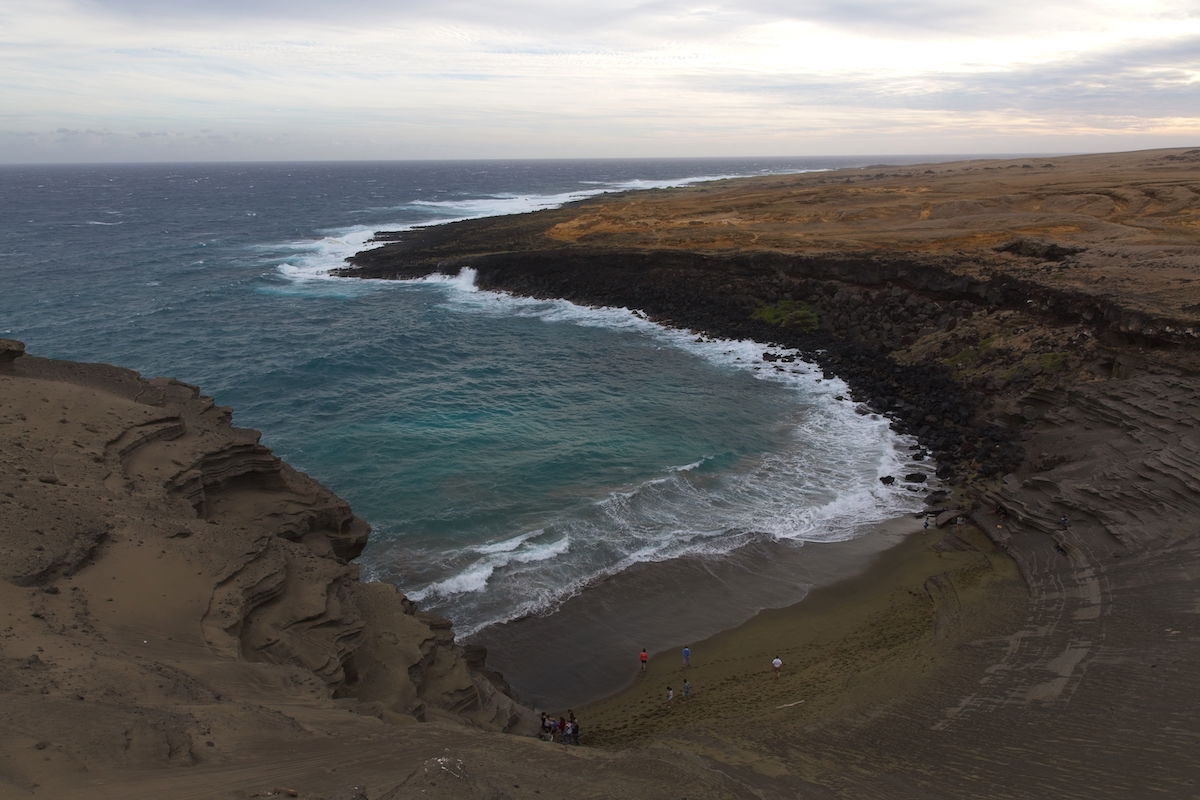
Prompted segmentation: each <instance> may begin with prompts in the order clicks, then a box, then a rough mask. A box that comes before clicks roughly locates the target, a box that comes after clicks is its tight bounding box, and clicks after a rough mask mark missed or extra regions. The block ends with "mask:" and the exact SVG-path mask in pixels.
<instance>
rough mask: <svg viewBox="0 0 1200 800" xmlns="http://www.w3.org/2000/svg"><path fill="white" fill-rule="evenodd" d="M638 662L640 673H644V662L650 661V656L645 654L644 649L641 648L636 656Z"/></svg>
mask: <svg viewBox="0 0 1200 800" xmlns="http://www.w3.org/2000/svg"><path fill="white" fill-rule="evenodd" d="M638 660H639V661H641V662H642V672H645V671H646V662H647V661H649V660H650V654H649V653H647V652H646V648H644V647H643V648H642V652H641V654H640V655H639V656H638Z"/></svg>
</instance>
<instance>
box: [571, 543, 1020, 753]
mask: <svg viewBox="0 0 1200 800" xmlns="http://www.w3.org/2000/svg"><path fill="white" fill-rule="evenodd" d="M905 522H906V525H905V526H903V527H900V528H899V529H898V530H900V531H902V533H900V538H899V540H897V538H896V536H895V535H894V534H893V535H891V536H890V538H888V537H887V536H882V537H880V538H878V539H876V540H875V541H876V542H884V541H888V542H890V544H891V546H890V547H888V548H887V549H885V550H883V551H882V552H878V553H876V554H874V556H873V557H869V558H868V559H867V561H868V562H869V563H867V564H866V565H865V566H866V568H865V569H862V570H861V571H860V572H859V573H858V574H857V575H854V576H853V577H849V578H846V579H843V580H839V581H835V582H833V583H830V584H828V585H825V586H822V587H820V588H817V589H814V590H813V591H812V592H811V594H810V595H809V596H808V597H806V598H805V599H804V600H803V601H801V602H799V603H796V604H793V605H791V606H789V607H787V608H777V609H770V610H766V611H763V612H761V613H759V614H757V615H755V616H754V617H753V619H751V620H749V621H748V622H746V623H745V624H743V625H740V626H737V627H735V628H732V629H730V630H726V631H723V632H721V633H718V634H716V635H715V636H712V637H710V638H707V639H704V640H702V641H699V642H691V643H690V644H691V650H692V656H691V666H690V667H687V668H685V667H684V666H683V664H682V659H681V658H680V653H679V651H678V650H677V649H675V648H672V649H671V650H670V651H668V652H664V653H662V654H660V655H658V656H656V657H655V658H653V659H651V662H650V665H649V668H648V669H647V670H646V672H645V673H644V674H638V673H637V672H636V671H635V672H634V673H633V680H632V682H631V684H630V685H628V686H627V687H626V688H625V689H624V690H623V691H621V692H619V693H617V694H614V695H612V696H610V697H608V698H605V699H603V700H600V701H598V702H595V703H591V704H587V705H584V706H583V707H582V708H578V709H576V710H577V713H578V714H579V717H580V719H581V720H582V721H583V725H584V726H586V730H587V737H588V738H587V741H588V742H589V743H590V744H593V745H597V746H604V747H626V746H630V745H633V744H636V743H637V742H639V741H642V740H643V739H647V738H654V739H655V740H658V741H662V740H667V741H675V742H678V740H680V739H686V740H688V741H689V743H690V744H689V745H688V746H689V748H692V747H694V746H695V740H696V738H697V737H703V736H705V735H712V734H713V733H714V732H719V735H720V736H721V737H722V738H726V737H729V736H731V735H733V736H736V738H738V739H739V740H741V742H742V744H741V746H742V747H745V748H746V749H748V750H755V751H757V752H758V754H759V756H760V757H762V756H764V754H767V753H770V752H772V751H773V750H775V749H777V748H776V747H775V746H773V745H772V740H773V739H777V738H779V737H784V738H786V736H787V735H788V731H793V732H796V733H798V731H799V729H801V728H809V727H811V726H814V725H819V724H822V723H825V722H829V721H835V722H837V721H845V720H853V719H856V718H857V717H858V716H859V715H864V714H866V715H870V714H871V713H872V709H873V707H874V706H875V705H876V704H879V703H886V702H888V700H889V699H890V698H894V697H896V696H897V695H898V694H899V695H907V694H911V693H912V692H913V691H914V687H916V686H917V685H919V684H922V683H931V682H936V681H938V680H940V678H941V675H942V673H943V672H944V671H945V669H946V668H947V667H946V665H948V664H949V663H951V661H950V655H951V654H953V653H954V652H955V651H957V650H960V649H962V648H963V647H964V645H965V644H966V643H967V642H969V641H970V640H971V639H972V638H973V637H975V636H979V635H988V636H995V635H998V634H999V635H1003V634H1005V633H1006V632H1008V631H1010V630H1013V629H1015V628H1016V627H1017V626H1018V625H1019V623H1020V621H1021V618H1022V614H1023V609H1024V607H1025V602H1026V591H1025V586H1024V584H1023V583H1022V582H1021V580H1020V578H1019V577H1018V574H1017V570H1016V567H1015V564H1014V563H1013V562H1012V561H1011V560H1010V559H1009V558H1008V557H1007V556H1005V555H1003V554H1001V553H1000V552H998V551H997V550H996V549H995V547H994V546H993V545H992V543H991V542H990V541H989V540H988V538H987V537H986V536H984V534H983V533H982V532H981V531H979V530H978V529H977V528H975V527H974V526H970V525H965V526H962V527H961V528H956V527H955V526H949V527H948V528H946V529H942V530H937V529H935V528H931V529H929V530H925V531H922V530H921V529H920V528H919V527H918V526H917V524H914V522H913V521H912V520H907V521H905ZM890 527H891V529H892V531H896V530H897V527H896V526H890ZM906 530H907V531H908V532H911V533H910V534H909V535H904V533H903V532H905V531H906ZM775 656H779V657H780V658H781V659H782V660H783V662H784V666H783V668H782V670H781V673H780V676H779V677H778V678H776V677H775V676H774V675H773V672H772V668H771V662H772V659H773V658H774V657H775ZM685 679H686V680H688V681H689V682H690V684H691V687H692V688H691V696H690V697H689V698H687V699H684V698H683V697H682V694H681V687H682V684H683V681H684V680H685ZM667 687H672V688H673V689H674V692H675V699H674V700H672V701H670V702H668V701H667V700H666V692H667ZM731 756H732V757H735V758H736V756H734V754H732V753H726V754H725V756H724V757H723V758H722V759H721V760H724V759H727V758H730V757H731ZM788 772H791V773H792V774H793V775H796V774H801V775H803V772H804V771H803V769H800V770H797V769H796V765H794V764H793V765H791V766H790V767H789V768H788Z"/></svg>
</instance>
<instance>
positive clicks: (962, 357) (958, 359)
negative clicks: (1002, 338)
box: [946, 336, 995, 369]
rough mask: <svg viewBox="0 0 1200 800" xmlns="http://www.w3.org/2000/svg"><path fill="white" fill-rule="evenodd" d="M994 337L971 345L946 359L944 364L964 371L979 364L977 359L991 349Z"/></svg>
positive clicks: (988, 337)
mask: <svg viewBox="0 0 1200 800" xmlns="http://www.w3.org/2000/svg"><path fill="white" fill-rule="evenodd" d="M993 344H995V341H994V337H992V336H984V337H982V338H980V339H979V340H978V341H976V342H975V344H973V345H968V346H967V347H964V348H963V349H962V350H959V351H958V352H957V353H955V354H954V355H952V356H950V357H949V358H947V359H946V363H947V364H949V365H950V366H952V367H954V368H956V369H965V368H967V367H972V366H975V365H976V364H978V363H979V357H980V356H982V355H983V354H984V353H986V352H987V351H988V350H991V349H992V345H993Z"/></svg>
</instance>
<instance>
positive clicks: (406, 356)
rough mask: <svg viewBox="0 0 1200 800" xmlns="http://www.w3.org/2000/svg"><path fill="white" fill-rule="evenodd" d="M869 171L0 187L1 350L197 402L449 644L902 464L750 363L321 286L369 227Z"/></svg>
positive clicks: (370, 173) (637, 332) (729, 165)
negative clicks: (105, 371)
mask: <svg viewBox="0 0 1200 800" xmlns="http://www.w3.org/2000/svg"><path fill="white" fill-rule="evenodd" d="M878 160H879V159H841V160H838V159H824V160H822V159H790V160H758V161H749V160H736V161H729V160H725V161H707V160H701V161H696V160H693V161H683V160H679V161H586V162H556V161H552V162H444V163H403V162H395V163H384V164H238V165H154V166H131V165H127V166H90V167H86V166H71V167H0V181H2V182H3V183H2V184H0V186H2V188H3V192H2V193H0V200H2V205H0V281H2V282H3V287H4V291H3V294H0V336H5V337H12V338H18V339H22V340H24V341H25V342H26V343H27V345H28V347H29V350H30V351H31V352H33V353H35V354H38V355H43V356H52V357H61V358H71V359H76V360H95V361H107V362H111V363H117V364H121V365H123V366H128V367H131V368H133V369H137V370H139V371H140V372H142V373H144V374H147V375H158V374H166V375H172V376H174V377H178V378H180V379H182V380H185V381H188V382H192V383H197V384H199V385H200V386H202V388H203V389H204V391H205V392H206V393H208V394H212V395H214V396H215V397H216V398H217V400H218V401H219V402H221V403H222V404H227V405H231V406H233V407H234V408H235V410H236V416H235V421H236V423H237V424H239V425H243V426H246V427H253V428H258V429H260V430H262V431H263V432H264V441H265V443H266V444H267V445H269V446H270V447H272V448H273V449H274V450H275V451H276V452H277V453H278V454H279V455H280V456H282V457H283V458H285V459H287V460H288V461H290V462H291V463H292V464H294V465H295V466H297V467H298V468H300V469H302V470H304V471H306V472H308V473H310V474H311V475H313V476H314V477H316V478H317V479H318V480H320V481H322V482H323V483H325V484H326V485H328V486H330V487H331V488H332V489H334V490H335V491H336V492H338V493H339V494H340V495H341V496H343V497H344V498H346V499H347V500H348V501H349V502H350V503H351V504H352V505H353V507H354V508H355V510H356V512H357V513H358V514H359V515H360V516H362V517H363V518H365V519H366V520H367V521H368V522H369V523H371V525H372V526H373V528H374V531H375V533H374V535H373V538H372V541H371V545H370V546H369V548H368V550H367V552H366V553H365V554H364V556H363V558H362V563H363V565H364V567H365V568H366V572H367V573H368V574H369V575H371V576H374V577H377V578H380V579H383V580H388V581H392V582H395V583H396V584H398V585H399V586H400V587H401V588H402V589H403V590H404V591H406V592H407V593H409V594H410V596H412V597H414V598H416V599H418V600H419V601H420V602H421V603H422V605H424V606H426V607H430V608H432V609H434V610H438V611H440V612H443V613H446V614H448V615H449V616H451V617H452V618H453V619H454V620H455V621H456V625H457V628H458V630H459V632H460V633H461V634H469V633H471V632H474V631H477V630H479V629H481V628H483V627H485V626H487V625H489V624H492V623H495V622H499V621H503V620H507V619H512V618H514V617H519V616H521V615H524V614H528V613H541V612H547V611H550V610H553V609H554V608H555V607H556V606H557V604H559V603H561V602H562V601H563V599H565V598H566V597H569V596H571V595H572V594H575V593H577V592H579V591H581V590H583V589H585V588H586V587H587V586H588V585H589V584H590V583H592V582H594V581H595V580H597V579H599V578H601V577H603V576H606V575H611V574H614V573H617V572H620V571H621V570H623V569H625V568H627V567H629V566H631V565H633V564H637V563H641V562H647V561H664V560H668V559H672V558H676V557H680V556H684V555H697V554H701V555H710V556H713V557H719V556H720V555H721V554H722V553H727V552H729V551H731V550H733V549H736V548H738V547H740V546H742V545H744V544H747V543H750V542H758V541H763V540H772V539H799V540H806V541H811V540H817V541H819V540H832V539H841V538H847V537H850V536H854V535H856V534H857V533H858V531H859V530H860V529H861V526H862V525H863V524H865V523H868V522H872V521H876V520H879V519H884V518H887V517H891V516H895V515H896V514H897V513H900V512H902V511H905V510H909V509H912V508H914V507H915V505H914V504H915V503H916V500H915V499H914V497H913V496H912V495H911V494H909V493H907V492H905V491H903V490H901V489H894V488H889V487H885V486H883V485H882V484H880V483H879V481H878V477H879V475H881V474H891V473H896V472H900V471H902V470H905V469H907V465H906V463H905V454H906V453H907V452H908V448H909V445H910V444H911V442H908V441H901V440H899V439H897V437H895V436H894V435H893V434H892V433H891V431H890V430H889V429H888V427H887V424H886V422H885V421H883V420H878V419H871V418H869V417H863V416H859V415H856V414H855V413H853V411H852V404H851V403H849V402H844V401H837V400H835V399H834V398H835V397H836V396H838V395H839V394H842V393H844V392H845V387H844V386H843V385H841V383H840V382H839V381H828V380H822V379H821V375H820V372H819V371H816V370H815V369H813V368H811V367H809V366H807V365H804V364H802V363H796V364H789V365H786V366H787V369H783V370H781V369H779V368H777V367H776V366H775V365H773V364H767V363H764V362H762V360H761V353H762V351H763V349H764V348H763V347H762V346H761V345H757V344H755V343H750V342H725V341H705V340H702V339H700V338H699V337H697V336H696V335H695V334H692V333H688V332H683V331H671V330H665V329H663V328H660V327H658V326H656V325H653V324H651V323H649V322H647V321H645V320H644V319H642V318H641V317H639V316H638V315H637V314H636V313H634V312H631V311H628V310H624V309H586V308H580V307H577V306H573V305H570V304H568V303H563V302H553V301H549V302H548V301H535V300H528V299H521V298H513V297H508V296H504V295H497V294H492V293H485V292H478V291H476V290H475V289H474V287H473V286H472V285H471V281H470V275H469V274H467V275H464V276H462V277H460V278H457V279H453V280H451V279H428V280H423V281H408V282H378V281H354V280H350V279H332V278H329V277H327V276H326V274H325V272H326V270H328V269H330V268H333V267H336V266H339V265H340V263H341V259H343V258H344V257H345V256H347V255H350V254H351V253H353V252H355V251H356V250H358V249H360V248H362V247H363V246H364V245H365V243H366V241H367V240H368V238H369V236H370V233H371V232H372V231H374V230H381V229H383V230H387V229H397V228H403V227H407V226H411V225H416V224H431V223H436V222H438V221H444V220H448V219H456V218H464V217H472V216H481V215H487V214H493V213H507V212H512V211H523V210H528V209H532V208H538V207H546V206H550V205H554V204H557V203H560V202H562V201H564V200H567V199H572V198H575V197H580V196H585V195H587V194H591V193H595V192H598V191H603V190H606V189H623V188H631V187H642V186H645V187H649V186H655V185H670V184H673V183H679V182H683V181H686V180H689V179H694V178H697V177H703V176H720V175H740V174H756V173H762V172H782V171H791V170H798V169H815V168H824V167H834V166H842V165H849V164H854V163H871V162H873V161H878ZM892 160H895V159H892Z"/></svg>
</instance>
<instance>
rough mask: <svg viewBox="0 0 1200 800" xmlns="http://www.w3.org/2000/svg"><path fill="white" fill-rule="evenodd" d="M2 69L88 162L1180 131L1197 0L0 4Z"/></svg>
mask: <svg viewBox="0 0 1200 800" xmlns="http://www.w3.org/2000/svg"><path fill="white" fill-rule="evenodd" d="M0 75H4V76H5V77H4V79H3V80H0V120H3V121H4V126H5V127H6V128H8V129H9V130H10V132H11V135H12V136H13V137H16V136H17V135H18V134H22V133H23V132H24V133H30V132H36V135H34V136H33V137H32V139H30V138H29V137H26V138H25V139H23V140H22V141H37V142H40V143H41V146H44V147H51V145H52V144H53V145H54V146H57V147H59V148H60V150H61V152H63V153H66V152H67V151H68V150H69V149H70V148H71V147H72V146H75V145H73V144H72V142H75V143H78V145H79V146H80V147H83V146H84V145H85V144H86V145H87V147H89V148H91V149H90V150H88V151H87V152H88V155H89V157H92V155H93V154H95V153H98V152H100V149H101V148H104V147H109V148H111V151H112V152H113V153H114V154H115V153H118V152H119V153H121V154H123V155H125V156H128V155H129V154H135V155H136V153H137V152H143V153H148V154H155V157H158V155H162V156H163V157H165V154H167V153H168V152H175V153H178V154H179V155H178V156H177V157H185V158H186V157H187V153H189V152H191V153H195V154H197V155H196V157H209V156H211V155H212V154H214V153H217V152H219V151H220V148H218V147H216V146H215V145H214V146H212V147H209V146H208V145H206V144H205V142H210V141H213V140H211V139H210V138H208V137H211V136H218V137H223V138H221V139H220V147H223V148H225V152H226V153H227V156H226V157H236V154H237V153H243V154H244V157H248V158H254V157H270V154H271V153H277V154H278V157H303V154H304V153H305V152H311V153H313V156H312V157H321V158H330V157H337V156H338V154H339V153H356V154H362V155H364V156H365V155H366V154H367V153H368V152H370V153H371V157H381V155H380V154H381V153H396V154H397V155H396V156H395V157H411V156H416V155H421V154H430V155H436V156H452V155H455V154H458V155H462V156H465V157H470V156H478V155H489V154H490V155H509V156H511V155H519V154H521V152H525V153H526V154H528V155H546V154H548V153H547V151H548V150H550V149H555V152H556V154H558V155H563V156H570V155H585V154H592V155H620V154H626V153H630V152H634V151H635V149H636V152H639V153H640V154H642V155H653V154H654V152H659V153H675V152H678V151H679V148H680V147H681V146H685V145H686V146H687V147H690V148H691V149H690V150H689V152H690V153H692V154H696V155H702V154H704V153H705V149H704V148H705V142H708V145H707V146H708V147H709V148H710V149H709V151H708V152H709V153H710V154H714V155H718V154H738V153H744V154H753V153H763V152H772V153H777V154H778V153H788V152H802V151H803V150H804V148H805V147H806V144H805V143H806V142H814V141H829V142H831V144H830V147H835V146H837V144H838V136H840V135H843V134H844V133H845V132H847V131H854V132H856V135H857V132H861V133H862V135H863V136H868V135H869V134H870V132H871V131H872V130H875V131H877V132H878V136H877V139H878V141H879V142H880V144H881V145H884V144H890V143H891V142H892V141H893V137H895V136H897V135H899V134H900V133H905V135H911V136H912V137H913V138H914V139H915V140H917V141H919V140H920V132H921V131H935V130H948V129H950V128H952V127H955V125H956V124H957V125H958V127H957V128H956V129H958V130H964V131H967V130H969V131H978V132H980V133H981V135H982V133H984V132H988V134H989V135H994V136H996V137H1004V136H1007V135H1009V134H1010V133H1011V132H1012V131H1015V130H1022V131H1049V130H1053V129H1054V128H1055V127H1056V126H1057V127H1060V128H1063V129H1066V128H1069V127H1070V126H1072V125H1073V124H1074V123H1073V122H1072V118H1076V119H1080V120H1088V124H1089V125H1090V126H1091V127H1092V128H1094V129H1096V130H1111V131H1113V132H1114V135H1115V134H1116V133H1117V132H1120V131H1127V130H1128V131H1132V130H1144V129H1146V128H1147V127H1148V126H1149V127H1153V126H1156V125H1160V121H1161V120H1163V119H1166V118H1168V117H1170V118H1173V119H1176V120H1183V122H1182V123H1179V124H1180V125H1182V126H1183V128H1182V129H1185V130H1186V126H1187V125H1188V124H1191V123H1188V122H1187V120H1189V119H1191V120H1194V119H1195V116H1196V113H1197V112H1195V111H1193V109H1200V98H1197V96H1196V92H1197V88H1198V87H1200V17H1198V16H1197V11H1196V9H1195V8H1193V7H1192V5H1191V3H1190V2H1189V3H1188V4H1183V3H1180V2H1178V1H1177V0H1146V1H1145V2H1143V3H1141V4H1139V5H1137V6H1134V5H1132V4H1128V3H1125V2H1123V0H1122V2H1117V0H1079V2H1076V3H1072V4H1069V5H1068V4H1066V3H1063V2H1059V1H1058V0H1044V2H1033V0H1012V2H1010V3H1008V4H1004V5H1001V4H998V3H995V2H992V0H987V2H984V1H983V0H957V1H956V2H950V0H911V2H909V3H906V4H899V3H896V2H894V0H850V4H845V3H839V2H834V0H794V2H785V1H784V0H740V2H738V3H736V4H733V3H725V2H717V3H711V2H710V3H706V4H702V3H700V2H697V1H696V0H690V2H684V0H615V2H608V3H596V2H592V1H590V0H589V2H586V3H585V2H569V1H568V0H558V2H553V3H551V2H549V0H500V1H499V2H496V3H487V4H484V3H478V2H467V1H466V0H447V1H446V2H438V3H433V2H416V0H396V1H395V2H393V1H392V0H343V2H341V3H338V4H331V3H328V2H327V1H326V0H321V1H320V2H318V1H317V0H289V2H284V1H283V0H241V2H236V3H235V2H232V0H209V2H203V3H202V2H197V1H196V0H192V1H190V2H189V1H186V0H174V1H173V2H162V0H6V2H5V3H4V4H3V5H2V6H0ZM956 115H957V116H958V118H959V120H960V123H961V124H958V123H955V116H956ZM57 128H62V129H64V130H65V131H74V132H76V133H63V134H54V133H53V132H54V131H55V129H57ZM202 129H207V131H208V132H207V133H205V134H203V135H201V134H200V133H199V131H201V130H202ZM88 131H91V133H87V132H88ZM884 131H887V132H888V133H887V134H886V135H885V134H884V133H883V132H884ZM80 132H82V133H80ZM102 134H107V135H102ZM966 135H967V134H966V133H964V134H963V136H966ZM56 137H57V138H56ZM1196 137H1197V138H1200V127H1197V128H1196ZM926 139H927V140H928V136H927V137H926ZM16 140H17V139H15V138H10V139H8V140H7V141H10V142H11V141H16ZM139 147H140V148H141V149H140V150H139V149H138V148H139ZM206 147H207V148H208V149H205V148H206ZM367 147H378V148H379V150H378V151H375V150H371V151H368V150H367V149H365V148H367ZM188 148H193V149H191V150H189V149H188ZM239 148H240V149H239ZM456 148H457V150H456ZM498 148H503V151H502V152H501V151H500V150H498ZM522 148H524V150H522ZM571 148H576V150H575V151H574V152H572V150H571ZM970 149H971V150H972V151H974V152H979V150H978V149H977V148H974V147H972V148H970ZM1030 149H1039V148H1036V147H1035V148H1030ZM1056 149H1066V148H1063V147H1061V146H1060V147H1058V148H1056ZM869 150H875V151H876V152H883V151H884V150H883V149H882V148H871V147H864V148H862V149H860V150H859V151H860V152H863V151H869ZM13 152H17V151H15V150H14V151H13ZM10 157H11V156H10ZM22 157H24V156H22ZM382 157H387V156H386V155H383V156H382Z"/></svg>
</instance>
